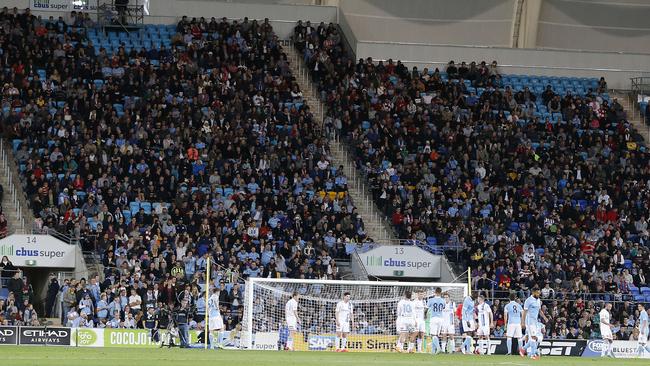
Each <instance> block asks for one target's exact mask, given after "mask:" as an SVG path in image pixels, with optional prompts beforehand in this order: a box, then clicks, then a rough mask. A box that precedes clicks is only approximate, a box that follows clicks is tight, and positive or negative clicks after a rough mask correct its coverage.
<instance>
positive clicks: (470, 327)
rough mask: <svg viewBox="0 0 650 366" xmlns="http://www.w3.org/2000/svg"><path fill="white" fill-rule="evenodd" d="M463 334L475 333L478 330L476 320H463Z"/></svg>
mask: <svg viewBox="0 0 650 366" xmlns="http://www.w3.org/2000/svg"><path fill="white" fill-rule="evenodd" d="M462 328H463V332H464V333H467V332H473V331H475V330H476V322H475V321H474V319H463V321H462Z"/></svg>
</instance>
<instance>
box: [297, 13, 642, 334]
mask: <svg viewBox="0 0 650 366" xmlns="http://www.w3.org/2000/svg"><path fill="white" fill-rule="evenodd" d="M293 38H294V43H295V46H296V47H297V48H298V50H299V51H301V52H303V55H304V59H305V62H307V64H308V69H309V70H312V75H311V76H312V80H313V81H314V82H316V83H318V87H319V90H320V93H321V97H322V99H323V100H324V101H325V102H326V103H327V105H328V107H329V108H328V112H327V116H326V118H325V126H326V128H327V129H328V131H329V133H331V134H338V135H340V136H341V138H342V139H343V140H346V141H347V142H348V143H349V144H350V145H351V148H352V149H353V151H354V154H355V157H356V160H357V164H358V168H359V170H360V171H361V172H362V173H363V175H365V176H366V177H367V179H368V181H369V183H370V185H371V186H372V187H373V188H372V189H373V193H374V197H375V201H376V203H377V205H378V207H379V208H380V209H381V210H382V211H383V212H384V213H385V214H386V216H387V217H388V219H389V220H390V221H391V222H392V224H393V226H394V228H395V231H396V232H397V233H398V235H399V237H400V238H404V239H410V241H411V242H416V243H419V245H421V246H422V247H424V248H428V249H429V250H431V251H445V252H446V253H447V255H448V258H449V259H450V260H451V261H452V262H454V263H455V264H456V265H457V268H460V269H461V271H462V270H463V269H466V268H467V266H471V268H472V278H473V283H474V286H475V287H476V288H478V289H480V290H484V291H486V292H487V293H488V294H490V297H497V298H506V297H507V296H508V293H509V292H510V291H514V292H515V293H516V294H518V296H519V297H520V298H524V297H526V296H528V295H529V294H530V292H531V289H532V288H533V287H534V286H537V287H539V288H542V289H543V290H542V296H543V297H544V298H552V299H556V300H558V302H556V303H550V302H549V303H548V306H549V310H550V309H551V308H552V307H555V310H557V311H558V314H563V313H566V314H571V315H570V316H568V318H569V319H568V320H567V321H568V324H567V326H566V327H564V328H562V325H561V323H563V322H557V323H555V324H554V325H553V329H552V331H557V333H558V334H559V333H561V332H564V334H565V335H567V334H568V333H569V331H575V332H578V333H580V334H581V336H583V337H589V336H590V334H592V335H593V334H594V333H592V332H591V329H583V328H580V327H578V325H577V324H578V317H579V316H580V315H582V309H579V310H578V309H577V308H575V304H576V300H577V299H578V298H580V299H582V300H585V301H586V302H590V305H591V304H593V303H594V302H595V301H600V300H607V301H613V300H619V301H620V300H636V301H648V300H650V297H648V296H647V292H646V293H644V292H643V290H642V289H643V288H644V287H647V286H648V283H647V280H646V279H645V278H646V277H645V276H644V275H643V273H644V270H645V268H647V266H648V264H650V261H649V251H648V245H649V244H650V240H649V235H648V230H647V227H648V217H649V213H648V209H647V207H645V205H644V204H643V202H646V200H647V199H648V198H650V197H649V196H650V194H649V192H650V191H648V189H647V188H646V181H647V179H646V178H647V176H646V172H647V163H648V161H649V157H650V156H649V155H648V152H647V150H646V147H645V145H644V144H643V139H642V137H641V136H640V135H638V134H637V133H636V131H634V130H633V128H632V127H631V125H630V124H629V123H628V122H627V120H626V114H625V111H624V110H623V108H622V106H621V105H620V104H619V103H618V101H617V100H615V99H613V98H611V97H610V96H609V95H608V93H607V87H606V82H605V80H604V79H584V78H566V77H542V76H528V75H504V74H502V73H501V72H500V70H499V67H498V65H497V63H496V62H493V63H485V62H467V63H465V62H462V63H460V64H459V63H453V62H450V63H449V64H448V65H446V67H444V68H441V69H439V68H437V67H431V68H424V69H418V68H407V67H406V66H405V65H404V64H402V63H401V62H400V61H393V60H388V61H384V62H382V61H379V62H375V61H373V60H371V59H367V60H358V61H356V60H354V59H353V58H352V57H351V56H350V55H348V54H347V53H346V51H345V48H344V47H343V46H342V43H341V36H340V34H339V30H338V29H337V27H336V26H335V25H331V24H330V25H325V24H320V25H318V26H313V25H311V24H309V23H308V22H306V23H300V24H299V25H298V26H297V27H296V28H295V31H294V35H293ZM587 308H589V307H587ZM616 308H617V309H619V310H620V309H621V306H619V305H617V307H616ZM617 311H618V310H617ZM592 315H594V314H592ZM617 321H623V319H622V317H621V318H620V319H617ZM572 327H573V328H574V329H573V330H572V329H571V328H572ZM630 331H631V328H625V329H624V330H623V331H622V332H623V333H625V334H628V333H629V332H630ZM626 332H627V333H626ZM576 334H577V333H576ZM620 335H621V336H622V334H620ZM574 336H575V335H574Z"/></svg>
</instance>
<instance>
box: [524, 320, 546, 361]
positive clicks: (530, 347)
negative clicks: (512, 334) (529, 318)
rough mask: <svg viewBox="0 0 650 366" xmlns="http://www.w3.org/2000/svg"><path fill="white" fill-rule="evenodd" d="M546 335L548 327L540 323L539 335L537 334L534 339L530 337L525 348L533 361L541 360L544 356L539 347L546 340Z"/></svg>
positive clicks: (538, 326) (538, 324) (538, 325)
mask: <svg viewBox="0 0 650 366" xmlns="http://www.w3.org/2000/svg"><path fill="white" fill-rule="evenodd" d="M545 333H546V327H545V326H544V324H543V323H540V322H538V323H537V333H536V334H535V337H534V338H532V337H530V339H529V341H528V342H527V343H526V345H525V346H524V348H525V349H526V353H527V354H528V355H529V356H530V358H532V359H533V360H539V358H540V356H541V355H542V352H541V351H540V349H539V345H540V344H541V343H542V341H543V340H544V334H545Z"/></svg>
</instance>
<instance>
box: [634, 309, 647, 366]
mask: <svg viewBox="0 0 650 366" xmlns="http://www.w3.org/2000/svg"><path fill="white" fill-rule="evenodd" d="M638 307H639V339H638V342H639V344H638V346H637V348H636V354H637V355H638V356H643V355H644V353H645V352H650V348H649V347H648V346H646V344H647V343H648V330H650V324H649V323H648V322H649V321H648V311H650V309H648V311H646V309H645V307H644V306H643V304H641V303H639V305H638Z"/></svg>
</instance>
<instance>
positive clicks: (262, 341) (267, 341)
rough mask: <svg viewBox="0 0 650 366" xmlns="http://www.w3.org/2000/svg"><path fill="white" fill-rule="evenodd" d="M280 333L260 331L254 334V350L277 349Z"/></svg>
mask: <svg viewBox="0 0 650 366" xmlns="http://www.w3.org/2000/svg"><path fill="white" fill-rule="evenodd" d="M279 341H280V333H278V332H260V333H256V334H255V344H254V345H253V349H254V350H258V351H277V350H278V342H279Z"/></svg>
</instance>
